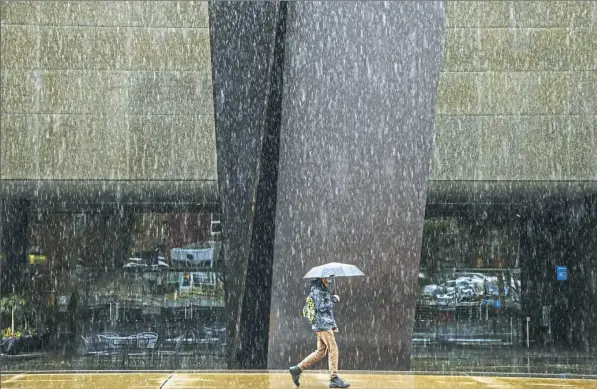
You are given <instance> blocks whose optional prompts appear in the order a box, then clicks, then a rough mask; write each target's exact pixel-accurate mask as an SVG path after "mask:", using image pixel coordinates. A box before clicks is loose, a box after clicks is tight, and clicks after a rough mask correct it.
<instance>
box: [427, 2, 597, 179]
mask: <svg viewBox="0 0 597 389" xmlns="http://www.w3.org/2000/svg"><path fill="white" fill-rule="evenodd" d="M446 4H447V22H446V23H447V25H446V34H445V45H444V47H445V48H444V56H443V61H442V69H441V75H440V83H439V96H438V103H437V120H436V139H435V150H434V153H433V158H432V161H431V180H595V179H597V153H595V149H596V147H597V116H596V113H597V98H596V97H595V96H597V2H595V1H487V2H479V1H475V2H469V1H449V2H447V3H446Z"/></svg>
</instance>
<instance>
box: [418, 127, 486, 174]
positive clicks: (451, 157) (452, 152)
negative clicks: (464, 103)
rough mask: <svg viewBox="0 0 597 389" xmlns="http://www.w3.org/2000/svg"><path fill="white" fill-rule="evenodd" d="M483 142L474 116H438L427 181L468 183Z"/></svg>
mask: <svg viewBox="0 0 597 389" xmlns="http://www.w3.org/2000/svg"><path fill="white" fill-rule="evenodd" d="M482 142H483V138H482V133H481V126H479V117H478V116H438V117H437V118H436V121H435V147H434V149H433V156H432V160H431V168H430V180H471V179H474V177H475V173H476V171H477V169H478V161H479V153H480V149H481V143H482Z"/></svg>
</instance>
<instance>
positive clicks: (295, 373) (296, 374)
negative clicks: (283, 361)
mask: <svg viewBox="0 0 597 389" xmlns="http://www.w3.org/2000/svg"><path fill="white" fill-rule="evenodd" d="M288 370H289V371H290V375H291V376H292V382H294V384H295V385H296V386H299V385H300V384H299V378H301V369H300V368H299V367H298V366H292V367H291V368H290V369H288Z"/></svg>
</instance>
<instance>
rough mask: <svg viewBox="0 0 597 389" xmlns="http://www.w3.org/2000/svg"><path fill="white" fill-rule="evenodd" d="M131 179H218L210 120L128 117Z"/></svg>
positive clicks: (199, 118)
mask: <svg viewBox="0 0 597 389" xmlns="http://www.w3.org/2000/svg"><path fill="white" fill-rule="evenodd" d="M128 144H129V147H130V149H129V153H130V156H129V163H128V165H129V166H130V169H131V178H132V179H168V180H176V179H196V180H212V179H216V178H217V174H216V165H215V164H216V155H215V147H214V145H215V132H214V123H213V116H207V115H206V116H197V115H132V116H130V137H129V140H128Z"/></svg>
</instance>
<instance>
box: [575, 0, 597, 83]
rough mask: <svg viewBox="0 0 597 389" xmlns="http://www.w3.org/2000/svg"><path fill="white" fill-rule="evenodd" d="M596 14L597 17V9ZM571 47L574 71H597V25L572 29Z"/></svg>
mask: <svg viewBox="0 0 597 389" xmlns="http://www.w3.org/2000/svg"><path fill="white" fill-rule="evenodd" d="M595 4H597V2H595ZM596 7H597V6H596ZM595 14H596V15H597V8H596V9H595ZM570 47H571V57H572V63H573V67H574V69H578V70H593V71H596V70H597V23H596V27H588V28H573V29H570Z"/></svg>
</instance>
